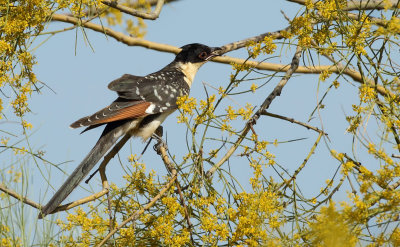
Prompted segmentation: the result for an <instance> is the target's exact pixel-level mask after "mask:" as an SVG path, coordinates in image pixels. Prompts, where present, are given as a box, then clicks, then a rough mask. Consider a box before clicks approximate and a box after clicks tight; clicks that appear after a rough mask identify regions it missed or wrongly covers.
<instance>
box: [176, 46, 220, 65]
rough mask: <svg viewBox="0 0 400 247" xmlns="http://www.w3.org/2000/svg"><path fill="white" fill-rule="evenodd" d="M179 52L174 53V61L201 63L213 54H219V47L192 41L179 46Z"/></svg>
mask: <svg viewBox="0 0 400 247" xmlns="http://www.w3.org/2000/svg"><path fill="white" fill-rule="evenodd" d="M181 49H182V50H181V52H179V53H178V55H176V58H175V62H181V63H200V64H203V63H205V62H207V61H208V60H210V59H211V58H213V57H215V56H219V55H220V54H219V51H220V50H221V48H219V47H209V46H206V45H202V44H198V43H194V44H188V45H185V46H182V47H181Z"/></svg>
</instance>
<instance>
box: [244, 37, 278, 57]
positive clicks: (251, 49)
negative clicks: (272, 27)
mask: <svg viewBox="0 0 400 247" xmlns="http://www.w3.org/2000/svg"><path fill="white" fill-rule="evenodd" d="M275 50H276V44H275V43H274V42H273V39H272V38H271V37H270V36H265V38H264V40H262V41H261V42H254V41H250V42H249V43H248V44H247V51H248V53H249V56H250V57H252V58H256V57H258V56H259V55H260V54H261V53H262V54H272V53H274V52H275Z"/></svg>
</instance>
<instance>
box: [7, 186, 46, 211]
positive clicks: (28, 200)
mask: <svg viewBox="0 0 400 247" xmlns="http://www.w3.org/2000/svg"><path fill="white" fill-rule="evenodd" d="M0 190H1V191H3V192H4V193H6V194H7V195H9V196H12V197H14V198H15V199H18V200H20V201H22V202H23V203H25V204H28V205H29V206H32V207H34V208H37V209H40V208H41V207H42V205H40V204H38V203H36V202H34V201H32V200H30V199H28V198H26V197H24V196H22V195H20V194H18V193H17V192H15V191H13V190H12V189H9V188H7V186H5V185H4V184H2V183H0Z"/></svg>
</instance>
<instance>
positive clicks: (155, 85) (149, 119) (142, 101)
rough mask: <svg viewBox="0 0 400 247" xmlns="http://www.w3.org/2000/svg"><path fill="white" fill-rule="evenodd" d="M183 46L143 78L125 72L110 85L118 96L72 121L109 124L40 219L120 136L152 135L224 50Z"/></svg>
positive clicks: (80, 124) (77, 124)
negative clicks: (204, 68)
mask: <svg viewBox="0 0 400 247" xmlns="http://www.w3.org/2000/svg"><path fill="white" fill-rule="evenodd" d="M181 48H182V50H181V52H179V53H178V54H177V55H176V57H175V59H174V61H172V62H171V63H170V64H168V65H167V66H165V67H164V68H163V69H161V70H160V71H157V72H154V73H152V74H149V75H147V76H144V77H141V76H134V75H129V74H125V75H123V76H122V77H121V78H119V79H116V80H114V81H112V82H111V83H110V84H109V85H108V88H109V89H110V90H112V91H116V92H117V93H118V98H117V99H116V100H115V101H114V102H112V103H111V104H110V105H109V106H107V107H105V108H103V109H102V110H100V111H98V112H96V113H94V114H93V115H90V116H87V117H84V118H81V119H79V120H78V121H76V122H74V123H72V124H71V128H79V127H86V129H85V130H84V131H83V132H85V131H87V130H89V129H93V128H96V127H99V126H101V125H106V127H105V129H104V131H103V133H102V134H101V136H100V138H99V140H98V141H97V143H96V145H95V146H94V147H93V149H92V150H91V151H90V152H89V154H88V155H87V156H86V157H85V158H84V159H83V161H82V162H81V163H80V164H79V166H78V167H77V168H76V169H75V170H74V171H73V172H72V174H71V175H70V176H69V177H68V178H67V180H66V181H65V182H64V184H63V185H62V186H61V188H60V189H59V190H58V191H57V192H56V193H55V194H54V196H53V197H52V198H51V199H50V201H49V202H48V203H47V204H46V205H45V206H44V207H43V208H42V209H41V213H40V214H39V218H42V217H44V216H46V215H47V214H50V213H52V212H53V211H54V210H55V209H56V208H57V207H58V206H59V205H60V204H61V202H62V201H64V199H65V198H66V197H67V196H68V195H69V194H70V193H71V192H72V191H73V190H74V189H75V188H76V187H77V186H78V185H79V183H80V182H81V181H82V180H83V179H84V178H85V177H86V176H87V175H88V174H89V172H90V170H91V169H92V168H93V167H94V166H95V165H96V164H97V162H98V161H99V160H100V159H101V158H102V157H103V156H104V155H105V154H106V152H107V151H108V150H109V149H110V148H112V146H113V145H114V144H115V143H116V141H117V140H118V139H119V138H120V137H121V136H124V135H126V134H129V135H130V136H137V137H141V138H142V139H143V140H146V139H148V138H149V137H151V136H152V135H153V133H154V131H155V130H156V129H157V128H158V127H159V126H160V124H161V123H162V122H163V121H164V120H165V119H166V117H168V115H170V114H171V113H172V112H174V111H175V110H176V109H177V108H178V107H177V104H176V101H177V99H178V97H181V96H184V95H188V94H189V91H190V87H191V85H192V82H193V79H194V76H195V75H196V72H197V71H198V69H199V68H200V67H201V66H202V65H203V64H204V63H205V62H207V61H208V60H210V59H211V58H213V57H215V56H218V55H219V51H220V50H221V48H218V47H208V46H206V45H202V44H197V43H196V44H189V45H185V46H183V47H181Z"/></svg>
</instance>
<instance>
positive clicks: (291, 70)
mask: <svg viewBox="0 0 400 247" xmlns="http://www.w3.org/2000/svg"><path fill="white" fill-rule="evenodd" d="M289 1H290V2H294V3H297V4H298V5H299V12H298V14H297V15H296V16H292V17H291V16H286V15H285V14H283V16H284V18H285V19H286V21H287V22H288V25H287V28H285V29H282V30H275V31H274V30H265V31H268V32H267V33H263V34H260V35H258V36H255V37H249V38H246V39H244V40H241V41H235V42H232V43H229V44H225V45H223V46H222V48H223V53H228V52H230V51H233V50H237V49H247V51H248V57H244V58H233V57H229V56H222V57H217V58H214V59H213V61H214V62H219V63H227V64H232V66H233V69H232V73H231V75H230V77H229V78H226V81H227V83H226V85H227V86H224V87H222V86H221V87H219V88H218V89H217V90H216V93H214V94H212V93H210V92H209V90H207V89H206V95H207V97H206V98H203V99H195V98H193V97H181V98H180V99H179V100H178V102H177V103H178V105H179V116H178V123H180V124H181V125H182V126H185V127H186V128H187V135H186V144H187V145H186V154H184V155H182V156H179V157H177V156H176V155H175V154H174V153H168V152H167V150H166V149H165V148H164V147H161V148H160V149H159V152H160V158H161V159H160V162H161V160H162V162H163V163H164V165H165V170H166V172H167V174H168V176H163V174H165V173H156V172H152V171H148V170H146V168H145V164H144V163H143V162H144V161H143V160H142V159H141V158H140V157H138V156H136V154H135V153H133V154H132V155H131V156H130V158H129V162H123V165H124V166H125V167H126V170H127V174H126V176H124V179H125V180H126V183H125V185H123V186H117V185H115V184H111V189H110V190H108V191H106V192H108V194H107V196H106V197H101V198H98V199H97V201H96V202H95V203H94V204H89V206H88V207H75V208H74V209H71V210H69V211H68V214H67V216H66V217H65V218H60V219H58V220H57V221H56V222H54V223H55V224H56V225H57V226H52V227H57V228H58V230H57V231H54V230H51V229H50V227H49V229H46V230H45V233H44V234H42V235H43V236H44V235H45V236H46V238H43V239H42V238H39V239H40V241H41V242H40V244H43V245H50V244H52V245H59V244H61V245H71V246H75V245H98V246H101V245H104V244H110V245H118V246H125V245H174V246H181V245H196V246H197V245H250V246H258V245H263V246H264V245H265V246H268V245H288V246H292V245H304V244H306V245H320V246H355V245H366V244H370V245H374V246H375V245H378V246H380V245H393V246H398V245H400V230H399V228H398V224H399V217H398V212H399V203H400V200H399V198H400V194H399V189H398V187H399V185H400V180H399V176H400V168H399V160H398V159H399V158H400V156H399V151H400V137H399V134H398V131H399V128H400V118H399V102H400V98H399V91H400V86H399V79H398V76H399V75H398V74H399V72H398V69H399V65H398V64H397V59H396V58H398V55H399V54H398V53H399V47H398V42H397V40H398V34H399V32H400V19H399V17H398V14H399V13H398V12H399V9H398V6H399V2H398V1H395V0H383V1H372V0H365V1H363V0H361V1H356V0H353V1H345V0H325V1H317V0H289ZM165 4H172V5H173V4H174V1H171V3H165V2H164V1H162V0H158V1H151V0H148V1H144V0H143V1H140V0H139V1H129V0H126V1H125V0H124V1H119V2H116V1H108V0H103V1H95V0H68V1H50V0H27V1H3V3H2V5H1V6H2V7H1V12H2V15H1V23H2V25H1V27H2V28H1V40H0V50H1V56H2V57H1V58H2V60H1V62H0V66H1V77H0V86H1V90H2V93H3V94H2V97H3V98H7V99H9V101H10V104H11V107H12V108H13V109H14V114H15V116H16V119H19V121H20V123H21V125H22V128H23V130H24V131H23V136H24V138H26V139H28V138H29V129H31V128H32V125H31V124H30V123H29V112H30V109H29V104H28V99H29V97H30V95H31V94H34V93H35V92H36V91H39V90H40V88H41V87H42V86H43V85H42V82H40V81H39V80H38V79H37V77H36V75H35V74H34V73H33V71H32V68H33V66H34V64H35V62H36V61H35V57H34V55H33V54H32V52H31V51H30V46H31V44H32V42H33V41H34V39H35V37H37V36H38V35H41V34H43V33H44V32H46V28H45V27H46V25H47V23H49V22H61V23H70V24H72V26H67V25H66V27H65V28H64V29H63V30H60V31H68V30H71V29H75V28H82V29H83V30H87V29H90V30H94V31H96V32H99V33H104V34H105V35H107V36H108V37H110V38H114V39H115V40H117V41H119V42H122V43H124V44H126V45H128V46H143V47H146V48H150V49H154V50H158V51H164V52H172V53H177V52H179V48H176V47H173V46H170V45H164V44H160V43H157V42H151V41H148V40H145V39H143V37H144V35H145V24H144V22H143V19H149V20H154V21H162V20H159V19H157V17H158V16H159V13H160V11H162V7H163V5H165ZM65 12H68V13H67V14H66V13H65ZM123 17H124V18H123ZM127 17H128V18H127ZM116 25H120V26H122V27H123V28H124V32H118V31H116V28H117V27H116ZM52 34H57V32H53V33H52ZM289 53H290V56H286V55H285V54H289ZM274 57H275V58H277V59H275V60H274V59H273V58H274ZM267 60H268V61H269V62H267ZM278 61H286V63H282V62H280V63H279V62H278ZM304 74H314V75H315V76H313V77H312V80H313V81H314V82H315V83H316V84H318V85H319V91H318V92H319V93H318V95H317V102H318V103H317V104H316V106H315V109H314V110H313V111H312V112H311V114H309V115H308V116H307V114H306V113H304V116H303V118H302V121H301V120H299V119H293V118H291V117H290V116H283V115H282V114H277V113H271V112H269V111H268V108H269V106H270V105H271V104H273V102H274V100H275V99H276V98H277V96H280V98H282V99H283V100H284V99H285V90H284V88H285V86H286V85H287V84H288V83H290V82H291V81H294V80H297V78H298V77H299V76H304ZM295 76H296V77H295ZM269 82H276V85H275V86H274V88H273V89H266V87H265V85H267V83H269ZM346 84H348V85H353V86H354V87H353V88H352V90H350V92H347V94H346V95H351V96H352V98H354V99H357V100H356V102H357V103H355V104H352V105H351V106H350V107H351V108H352V110H353V113H352V114H351V115H348V116H346V119H347V121H348V126H347V128H346V129H343V130H342V132H344V131H346V133H347V135H351V136H352V140H351V141H350V143H349V145H348V146H341V145H340V144H339V145H337V144H336V143H335V142H334V141H331V140H330V138H329V137H331V136H330V135H329V134H330V130H331V129H330V128H329V127H326V126H329V125H326V123H324V121H322V120H323V117H321V114H323V113H321V112H323V111H324V109H325V108H327V107H329V105H326V103H325V102H327V99H328V98H329V96H330V95H331V94H333V92H335V91H338V92H340V90H343V91H344V90H346V91H348V90H349V88H348V87H345V85H346ZM299 87H301V85H299ZM354 89H355V90H354ZM305 97H315V96H314V95H312V96H311V95H310V96H309V95H305ZM236 101H237V102H240V104H239V105H241V106H239V107H237V106H236V105H237V104H233V103H232V102H236ZM242 102H243V103H242ZM5 104H6V103H5V100H3V101H1V99H0V112H1V111H2V109H3V107H4V105H5ZM2 117H3V118H5V119H11V118H12V117H13V116H7V115H5V114H4V113H3V115H2ZM314 117H315V118H317V119H320V120H321V121H320V122H315V121H314V122H313V121H312V122H310V123H307V119H309V120H310V119H312V118H314ZM14 118H15V117H14ZM269 118H276V119H279V120H280V121H288V122H290V123H292V126H301V127H302V128H306V129H309V130H310V131H309V132H308V136H307V137H308V138H313V140H314V141H313V144H312V145H311V146H310V147H309V148H308V151H307V152H306V153H305V154H304V158H303V159H302V160H300V161H299V162H298V164H297V167H296V168H295V169H294V170H293V171H291V170H290V169H288V168H287V167H285V166H284V165H282V164H281V160H282V159H283V157H280V156H279V155H275V154H274V152H273V151H272V150H275V152H276V153H280V154H282V153H283V154H285V155H290V152H291V151H290V148H288V147H285V145H281V144H280V141H279V140H275V141H272V140H271V136H273V135H265V134H264V132H262V129H263V126H262V125H263V124H265V121H266V120H265V119H269ZM311 123H312V124H311ZM260 133H262V134H260ZM2 135H3V137H2V139H1V143H2V146H1V149H2V150H1V152H2V153H3V154H8V155H10V154H11V152H14V153H15V155H25V156H33V157H36V158H37V159H42V160H43V161H45V162H49V161H46V160H45V156H44V154H43V153H41V152H35V151H33V150H32V149H30V148H29V147H28V148H24V147H22V146H21V145H19V142H18V140H19V138H21V137H20V136H12V135H11V134H10V133H7V132H2ZM331 138H332V137H331ZM128 139H129V137H128V136H127V137H125V138H123V139H122V140H121V142H120V143H119V144H120V145H119V146H122V145H123V144H124V143H125V142H126V141H127V140H128ZM332 139H333V138H332ZM292 141H296V140H292ZM294 143H295V144H294V145H297V146H303V145H304V144H302V142H300V141H299V140H297V141H296V142H294ZM321 143H322V144H321ZM323 144H325V145H323ZM119 146H118V144H117V148H115V149H114V150H112V151H111V153H110V154H109V155H107V156H106V158H105V160H104V161H103V164H104V165H106V164H107V163H108V161H109V160H110V158H112V156H113V155H115V153H116V152H118V147H119ZM297 146H296V148H297ZM347 147H349V148H347ZM323 150H325V155H323V156H322V158H319V162H327V161H328V160H334V161H335V162H336V164H337V169H336V170H335V172H334V173H332V174H329V175H327V176H326V178H325V179H326V186H325V187H323V188H321V190H320V191H319V192H318V193H313V194H311V195H310V193H307V192H306V191H304V190H303V189H302V188H301V186H300V185H299V183H298V180H299V177H300V176H306V177H307V175H308V174H307V169H305V167H307V166H308V165H309V164H310V162H313V161H312V158H313V157H314V156H317V155H318V154H319V153H323V152H324V151H323ZM326 151H328V152H326ZM137 152H139V151H137ZM282 156H284V155H282ZM2 165H3V164H2ZM238 166H241V167H242V169H243V167H246V169H247V171H249V172H251V173H252V174H253V175H252V177H251V179H250V180H249V181H248V184H247V185H243V184H241V183H240V182H239V179H238V177H237V176H235V175H234V173H233V172H232V171H233V170H234V169H235V168H236V167H238ZM2 170H3V171H5V170H7V173H4V174H3V176H2V178H3V180H2V183H1V184H0V189H1V190H2V191H3V192H4V194H3V195H2V201H1V205H2V207H5V206H7V207H9V208H11V209H12V208H13V207H15V205H14V206H13V205H12V204H14V203H15V204H17V205H19V204H22V205H23V204H28V205H30V206H32V207H34V208H40V207H41V205H39V204H38V203H36V202H34V201H32V200H30V199H32V198H30V196H29V195H23V194H19V193H17V192H15V190H12V189H11V188H12V187H18V184H19V183H18V181H19V180H20V178H21V173H20V172H17V171H16V170H15V169H11V168H10V166H9V165H6V166H5V169H2ZM25 186H26V185H25ZM245 188H248V189H245ZM342 188H344V189H345V190H348V194H347V197H348V198H347V199H346V200H340V201H338V200H337V199H336V196H337V194H338V191H339V189H342ZM14 198H16V199H14ZM29 198H30V199H29ZM338 204H340V205H338ZM73 206H77V205H69V206H67V207H66V208H68V209H70V208H72V207H73ZM64 209H65V208H64ZM2 219H4V220H2V221H1V222H2V223H1V224H0V234H1V236H2V245H4V246H7V245H9V246H13V245H22V244H24V243H25V242H24V241H26V239H25V238H21V237H18V235H19V234H18V233H19V232H18V231H15V230H11V229H12V227H11V226H12V219H10V218H7V217H5V215H4V214H3V215H2ZM19 231H20V232H22V233H23V229H20V230H19ZM55 232H56V233H55ZM37 234H40V233H39V231H38V232H37Z"/></svg>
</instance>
